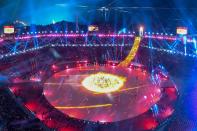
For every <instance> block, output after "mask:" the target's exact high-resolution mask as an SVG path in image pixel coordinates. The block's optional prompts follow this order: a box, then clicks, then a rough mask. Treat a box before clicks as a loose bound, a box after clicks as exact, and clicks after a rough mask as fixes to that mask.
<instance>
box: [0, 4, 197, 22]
mask: <svg viewBox="0 0 197 131" xmlns="http://www.w3.org/2000/svg"><path fill="white" fill-rule="evenodd" d="M102 7H106V9H107V11H104V10H102ZM0 12H1V13H0V24H2V23H4V22H7V21H14V20H22V21H25V22H26V23H28V24H30V23H34V24H48V23H51V22H53V21H55V22H56V21H61V20H66V21H76V18H78V20H79V22H82V23H88V24H89V23H93V22H109V23H110V22H114V23H121V24H128V23H144V24H147V25H148V24H152V25H154V24H158V25H163V26H165V25H171V24H172V23H176V24H180V25H189V26H193V25H195V24H196V23H197V21H196V16H197V1H196V0H0Z"/></svg>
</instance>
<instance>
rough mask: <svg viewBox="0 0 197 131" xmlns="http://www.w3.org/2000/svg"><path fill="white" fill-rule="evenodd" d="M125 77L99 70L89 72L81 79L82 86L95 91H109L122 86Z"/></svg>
mask: <svg viewBox="0 0 197 131" xmlns="http://www.w3.org/2000/svg"><path fill="white" fill-rule="evenodd" d="M125 81H126V77H122V76H117V75H114V74H109V73H104V72H99V73H96V74H91V75H89V76H88V77H86V78H85V79H84V80H83V81H82V85H83V87H85V88H86V89H87V90H89V91H92V92H96V93H111V92H115V91H117V90H119V89H120V88H121V87H123V86H124V83H125Z"/></svg>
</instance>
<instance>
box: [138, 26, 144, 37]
mask: <svg viewBox="0 0 197 131" xmlns="http://www.w3.org/2000/svg"><path fill="white" fill-rule="evenodd" d="M139 35H140V36H143V35H144V27H143V26H140V28H139Z"/></svg>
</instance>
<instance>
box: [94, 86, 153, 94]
mask: <svg viewBox="0 0 197 131" xmlns="http://www.w3.org/2000/svg"><path fill="white" fill-rule="evenodd" d="M147 86H151V85H150V84H147V85H142V86H136V87H133V88H126V89H122V90H118V91H116V92H113V93H120V92H125V91H130V90H135V89H139V88H142V87H147ZM100 94H106V93H94V95H100Z"/></svg>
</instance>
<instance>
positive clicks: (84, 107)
mask: <svg viewBox="0 0 197 131" xmlns="http://www.w3.org/2000/svg"><path fill="white" fill-rule="evenodd" d="M111 106H112V104H102V105H90V106H55V108H56V109H90V108H99V107H111Z"/></svg>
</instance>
